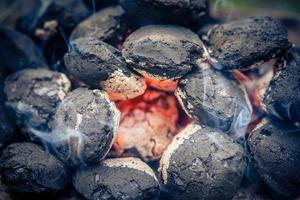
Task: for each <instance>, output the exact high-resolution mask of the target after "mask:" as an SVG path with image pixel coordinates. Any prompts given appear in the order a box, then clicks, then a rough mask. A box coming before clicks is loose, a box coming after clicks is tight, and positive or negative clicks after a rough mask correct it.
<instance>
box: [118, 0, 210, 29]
mask: <svg viewBox="0 0 300 200" xmlns="http://www.w3.org/2000/svg"><path fill="white" fill-rule="evenodd" d="M119 2H120V4H121V6H122V7H123V8H124V9H125V10H126V12H128V13H129V14H130V15H132V16H133V17H134V18H135V19H136V20H137V21H138V22H139V23H141V24H153V23H158V24H161V23H168V24H184V25H191V24H192V23H193V22H195V21H197V20H200V19H203V18H205V17H206V16H207V15H208V7H209V5H208V4H209V2H208V1H207V0H193V1H186V0H154V1H149V0H120V1H119Z"/></svg>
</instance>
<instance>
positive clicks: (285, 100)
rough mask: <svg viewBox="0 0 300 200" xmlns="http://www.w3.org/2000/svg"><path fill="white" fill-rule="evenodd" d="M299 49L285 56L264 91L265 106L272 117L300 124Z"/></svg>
mask: <svg viewBox="0 0 300 200" xmlns="http://www.w3.org/2000/svg"><path fill="white" fill-rule="evenodd" d="M299 52H300V51H296V50H291V51H290V52H288V53H287V55H286V56H285V58H284V59H285V61H284V65H283V66H282V67H280V68H279V69H278V70H277V72H276V74H275V76H274V78H273V79H272V81H271V83H270V86H269V88H268V90H267V92H266V93H265V96H264V103H265V106H266V108H267V110H268V112H269V114H271V115H272V116H273V117H275V118H277V119H280V120H282V121H285V122H287V123H291V124H293V123H294V124H295V125H296V126H298V127H299V126H300V124H299V123H300V112H299V111H300V53H299Z"/></svg>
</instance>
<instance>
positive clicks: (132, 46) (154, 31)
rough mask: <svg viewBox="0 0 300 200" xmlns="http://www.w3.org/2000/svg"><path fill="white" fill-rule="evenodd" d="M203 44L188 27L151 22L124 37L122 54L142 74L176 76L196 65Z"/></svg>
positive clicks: (160, 77) (158, 77) (172, 77)
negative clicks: (153, 23) (152, 23)
mask: <svg viewBox="0 0 300 200" xmlns="http://www.w3.org/2000/svg"><path fill="white" fill-rule="evenodd" d="M203 48H204V46H203V43H202V42H201V40H200V39H199V37H198V36H197V35H196V34H195V33H193V32H192V31H190V30H189V29H186V28H183V27H180V26H171V25H150V26H145V27H142V28H140V29H138V30H137V31H135V32H133V33H132V34H131V35H129V37H128V38H127V39H126V41H125V43H124V49H123V50H122V55H123V56H124V58H125V59H126V62H128V63H129V64H131V65H132V67H134V69H135V70H137V71H138V72H140V73H141V74H143V75H144V76H145V77H150V78H154V79H157V80H176V79H179V78H180V77H182V76H183V75H185V74H186V73H188V72H190V71H191V70H192V69H193V68H195V67H196V61H197V60H198V59H199V58H201V57H202V54H203V52H204V49H203Z"/></svg>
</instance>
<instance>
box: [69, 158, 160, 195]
mask: <svg viewBox="0 0 300 200" xmlns="http://www.w3.org/2000/svg"><path fill="white" fill-rule="evenodd" d="M73 182H74V186H75V188H76V189H77V191H78V192H79V193H81V194H82V195H84V196H85V198H87V199H89V200H98V199H119V200H146V199H147V200H148V199H149V200H150V199H153V200H155V199H157V198H158V195H159V192H160V188H159V182H158V180H157V178H156V176H155V174H154V172H153V171H152V169H151V168H150V167H149V166H147V164H145V163H143V162H142V161H141V160H140V159H137V158H130V157H129V158H117V159H108V160H105V161H103V163H101V164H100V165H99V166H94V167H89V168H87V169H84V170H83V171H79V172H77V173H76V175H75V177H74V181H73Z"/></svg>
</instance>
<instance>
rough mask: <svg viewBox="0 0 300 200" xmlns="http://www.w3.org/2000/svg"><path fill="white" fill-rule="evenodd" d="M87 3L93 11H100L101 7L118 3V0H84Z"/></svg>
mask: <svg viewBox="0 0 300 200" xmlns="http://www.w3.org/2000/svg"><path fill="white" fill-rule="evenodd" d="M83 2H84V3H85V5H86V6H87V7H88V8H89V9H91V10H92V11H98V10H100V9H101V8H104V7H107V6H111V5H116V4H118V2H119V1H118V0H83Z"/></svg>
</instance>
